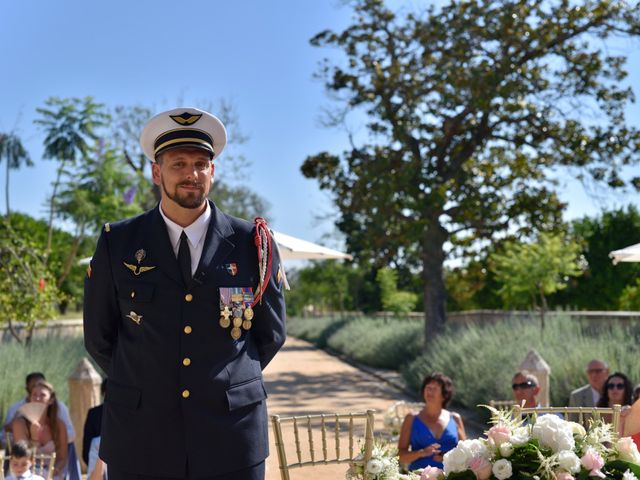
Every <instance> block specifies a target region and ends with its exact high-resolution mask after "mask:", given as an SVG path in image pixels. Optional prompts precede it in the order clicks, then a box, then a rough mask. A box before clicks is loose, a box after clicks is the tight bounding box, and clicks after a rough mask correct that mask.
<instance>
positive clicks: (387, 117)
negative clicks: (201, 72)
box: [302, 0, 640, 332]
mask: <svg viewBox="0 0 640 480" xmlns="http://www.w3.org/2000/svg"><path fill="white" fill-rule="evenodd" d="M352 5H354V18H353V22H352V24H351V25H349V26H348V27H347V28H345V29H344V30H343V31H337V32H335V31H331V30H326V31H323V32H320V33H318V34H317V35H316V36H315V37H314V38H312V39H311V43H312V44H313V45H315V46H319V47H331V48H338V49H340V50H341V51H342V52H343V53H344V55H345V57H346V59H345V61H340V62H336V63H331V62H329V61H326V62H324V63H323V64H322V67H321V71H320V76H321V77H322V78H323V79H324V80H325V83H326V86H327V88H328V90H329V91H330V92H331V93H332V94H333V95H334V96H335V97H336V98H338V99H340V101H341V102H343V103H342V105H341V106H342V107H343V109H342V110H339V109H337V111H336V110H334V111H333V113H332V115H333V117H332V119H333V120H334V121H333V125H334V126H339V125H344V124H345V119H346V120H347V123H348V113H349V112H351V111H354V110H359V111H360V113H364V114H365V115H366V118H367V121H368V123H367V125H366V126H367V130H368V135H363V136H361V137H360V138H357V139H354V145H353V147H352V148H351V149H350V150H348V151H346V152H345V153H344V154H343V155H340V156H339V155H336V154H333V153H330V152H320V153H318V154H316V155H312V156H309V157H308V158H307V159H306V160H305V162H304V164H303V166H302V172H303V174H304V175H305V176H306V177H308V178H315V179H317V180H318V182H319V185H320V188H321V189H323V190H327V191H329V192H331V193H332V195H333V200H334V202H335V204H336V206H337V207H338V210H339V212H340V218H339V220H338V222H337V225H338V227H339V228H340V230H341V231H342V232H344V234H345V235H346V239H347V246H348V250H349V251H350V252H352V253H354V254H355V256H356V260H357V261H359V262H363V263H368V262H373V263H374V264H375V265H376V266H378V267H379V266H383V265H389V264H393V263H395V264H398V265H408V266H409V267H410V268H413V269H414V270H422V271H423V274H424V279H425V288H426V291H425V301H426V304H425V307H426V308H425V315H426V321H428V322H433V324H432V325H431V328H429V330H430V331H432V332H437V331H439V330H440V329H441V328H440V327H441V324H442V323H443V321H444V311H445V308H444V307H445V305H444V303H445V300H446V295H445V292H444V288H445V287H444V282H443V264H444V261H445V259H446V258H447V254H448V253H449V252H448V251H447V247H446V245H449V244H451V245H452V246H453V248H454V249H460V250H462V251H464V250H466V249H468V248H469V247H473V246H477V244H476V243H475V240H476V239H478V238H482V239H495V238H500V236H501V235H503V234H504V232H513V233H515V234H517V235H531V234H532V233H534V232H536V231H538V230H542V231H550V230H553V229H554V228H555V227H557V226H558V225H559V224H561V223H562V219H561V211H562V208H563V207H564V206H563V205H562V204H561V202H560V200H559V199H558V195H557V192H556V184H555V178H557V173H556V172H557V170H558V169H560V170H562V169H563V168H564V167H567V166H571V167H576V168H577V170H578V172H579V173H578V176H579V178H591V179H593V180H594V181H596V182H600V183H602V184H605V185H607V186H609V187H611V188H620V187H622V186H624V185H625V182H624V180H623V179H622V176H621V168H622V166H623V165H632V164H635V163H637V162H638V159H639V156H638V151H640V130H639V129H638V128H636V127H634V126H631V125H628V124H627V123H626V121H625V108H626V106H627V105H628V104H629V103H630V102H632V101H633V98H634V97H633V92H632V90H631V89H630V88H627V87H626V86H625V84H624V82H623V80H624V79H625V78H626V76H627V72H626V71H625V69H624V67H625V62H626V58H625V57H624V55H615V54H612V53H611V51H610V50H609V49H608V48H606V45H607V40H608V39H609V38H610V37H611V36H612V35H615V36H616V37H617V36H618V35H622V36H626V37H630V36H631V37H635V36H638V35H639V34H640V10H639V9H637V8H635V7H634V6H632V5H629V4H627V3H625V2H611V1H609V0H593V1H592V0H582V1H578V2H573V3H571V4H570V5H569V3H568V2H566V1H555V2H539V1H532V0H508V1H501V2H497V1H493V0H476V1H464V2H456V1H451V2H449V3H446V4H444V5H443V6H442V7H439V8H438V7H436V6H434V5H431V6H428V7H426V8H425V9H424V10H422V11H419V12H416V13H406V14H403V15H397V14H396V13H394V12H393V11H391V10H390V9H389V8H387V7H386V6H385V4H384V2H383V1H382V0H356V1H355V2H352ZM404 11H405V12H406V10H404ZM616 41H618V39H616ZM581 105H582V106H583V107H581ZM587 110H588V111H589V115H586V112H587ZM594 115H596V116H597V117H598V122H595V123H594V122H592V121H590V120H587V119H591V118H594ZM330 120H331V119H330ZM360 140H361V141H360ZM630 184H631V185H638V184H640V180H638V179H637V178H634V179H631V180H630ZM447 242H448V243H447Z"/></svg>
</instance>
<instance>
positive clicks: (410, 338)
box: [287, 317, 423, 370]
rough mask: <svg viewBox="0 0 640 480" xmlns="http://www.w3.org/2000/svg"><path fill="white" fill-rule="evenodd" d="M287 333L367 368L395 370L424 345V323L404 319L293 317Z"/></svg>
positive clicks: (415, 354)
mask: <svg viewBox="0 0 640 480" xmlns="http://www.w3.org/2000/svg"><path fill="white" fill-rule="evenodd" d="M287 331H288V334H289V335H292V336H294V337H298V338H302V339H304V340H307V341H308V342H311V343H313V344H315V345H316V346H318V347H320V348H326V347H329V348H331V349H332V350H335V351H338V352H340V353H343V354H345V355H346V356H348V357H350V358H352V359H354V360H356V361H358V362H360V363H363V364H365V365H370V366H372V367H379V368H389V369H395V370H398V369H400V367H402V366H403V365H405V364H406V363H407V362H409V361H410V360H412V359H413V358H415V357H416V356H417V355H418V354H419V353H420V351H421V348H422V344H423V340H422V335H421V333H422V326H421V323H420V322H419V321H409V320H405V319H389V320H386V319H382V318H370V317H358V318H352V317H343V318H341V317H332V318H329V317H309V318H301V317H294V318H291V319H290V320H289V322H288V324H287Z"/></svg>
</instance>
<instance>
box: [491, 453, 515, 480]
mask: <svg viewBox="0 0 640 480" xmlns="http://www.w3.org/2000/svg"><path fill="white" fill-rule="evenodd" d="M503 445H504V444H503ZM491 471H492V472H493V474H494V475H495V477H496V478H497V479H498V480H505V479H506V478H509V477H510V476H511V474H512V473H513V471H512V469H511V462H510V461H509V460H505V459H504V458H502V459H500V460H498V461H496V463H494V464H493V467H492V468H491Z"/></svg>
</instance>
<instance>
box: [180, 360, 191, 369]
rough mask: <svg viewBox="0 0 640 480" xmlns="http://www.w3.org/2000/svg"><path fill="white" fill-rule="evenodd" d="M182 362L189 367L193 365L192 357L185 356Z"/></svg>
mask: <svg viewBox="0 0 640 480" xmlns="http://www.w3.org/2000/svg"><path fill="white" fill-rule="evenodd" d="M182 364H183V365H184V366H185V367H188V366H189V365H191V359H190V358H183V359H182Z"/></svg>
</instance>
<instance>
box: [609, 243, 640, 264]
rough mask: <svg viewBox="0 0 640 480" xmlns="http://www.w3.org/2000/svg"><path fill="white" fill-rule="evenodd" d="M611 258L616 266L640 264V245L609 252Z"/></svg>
mask: <svg viewBox="0 0 640 480" xmlns="http://www.w3.org/2000/svg"><path fill="white" fill-rule="evenodd" d="M609 257H610V258H611V259H612V260H613V264H614V265H615V264H616V263H618V262H640V243H636V244H635V245H631V246H630V247H627V248H622V249H620V250H614V251H613V252H609Z"/></svg>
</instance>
